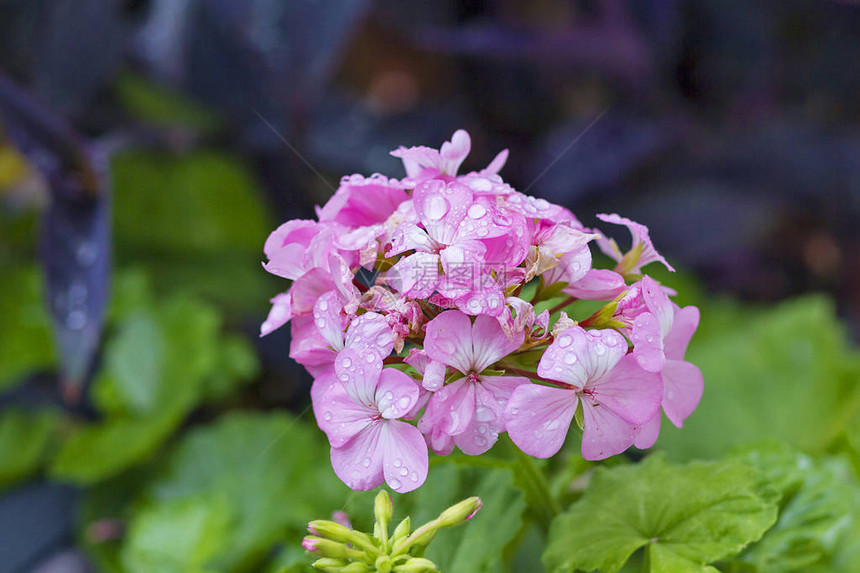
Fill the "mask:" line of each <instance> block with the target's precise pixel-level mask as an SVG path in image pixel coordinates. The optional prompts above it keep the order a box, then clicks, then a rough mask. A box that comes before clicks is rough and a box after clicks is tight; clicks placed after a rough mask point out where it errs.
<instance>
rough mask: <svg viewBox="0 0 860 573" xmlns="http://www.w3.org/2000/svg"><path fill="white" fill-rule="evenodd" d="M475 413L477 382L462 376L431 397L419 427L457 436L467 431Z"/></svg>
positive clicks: (431, 432) (423, 429)
mask: <svg viewBox="0 0 860 573" xmlns="http://www.w3.org/2000/svg"><path fill="white" fill-rule="evenodd" d="M474 415H475V384H473V383H471V382H469V380H468V378H460V379H459V380H456V381H454V382H452V383H450V384H448V385H447V386H444V387H442V388H441V389H439V391H438V392H435V393H434V394H433V395H432V396H431V397H430V401H429V402H427V408H426V409H425V410H424V416H422V417H421V419H420V420H419V421H418V429H419V430H421V431H422V432H423V433H425V434H433V433H434V432H441V433H444V434H447V435H449V436H456V435H457V434H461V433H463V432H465V431H466V428H468V427H469V424H471V423H472V417H473V416H474Z"/></svg>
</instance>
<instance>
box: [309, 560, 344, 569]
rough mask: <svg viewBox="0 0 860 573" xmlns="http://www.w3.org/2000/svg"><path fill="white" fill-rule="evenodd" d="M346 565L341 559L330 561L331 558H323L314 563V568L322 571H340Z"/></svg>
mask: <svg viewBox="0 0 860 573" xmlns="http://www.w3.org/2000/svg"><path fill="white" fill-rule="evenodd" d="M346 565H347V562H346V561H344V560H343V559H332V558H331V557H323V558H322V559H317V560H316V561H314V567H315V568H316V569H321V570H323V571H340V570H341V569H342V568H343V567H345V566H346Z"/></svg>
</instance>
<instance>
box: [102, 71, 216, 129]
mask: <svg viewBox="0 0 860 573" xmlns="http://www.w3.org/2000/svg"><path fill="white" fill-rule="evenodd" d="M115 88H116V92H117V95H118V97H119V100H120V102H121V103H122V104H123V105H124V106H125V108H126V109H127V110H128V111H130V112H131V113H132V114H133V115H135V116H136V117H137V118H139V119H141V120H142V121H145V122H147V123H151V124H153V125H156V126H163V127H187V128H192V129H198V130H201V131H213V130H215V129H217V128H218V126H219V124H220V122H219V119H218V116H217V115H216V114H215V113H214V112H212V111H210V110H209V109H206V108H204V107H203V106H202V105H200V104H199V103H197V102H194V101H191V100H189V99H187V98H185V97H184V96H183V95H182V94H180V93H178V92H173V91H170V90H168V89H166V88H164V87H163V86H160V85H156V84H154V83H150V82H148V81H146V80H145V79H143V78H142V77H140V76H137V75H134V74H130V73H122V74H120V75H119V77H118V78H117V81H116V84H115Z"/></svg>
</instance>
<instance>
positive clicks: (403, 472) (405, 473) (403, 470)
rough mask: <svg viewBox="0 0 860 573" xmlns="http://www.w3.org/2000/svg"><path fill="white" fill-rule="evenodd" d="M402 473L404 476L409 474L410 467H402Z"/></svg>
mask: <svg viewBox="0 0 860 573" xmlns="http://www.w3.org/2000/svg"><path fill="white" fill-rule="evenodd" d="M400 475H402V476H403V477H406V476H408V475H409V468H407V467H406V466H404V467H402V468H400Z"/></svg>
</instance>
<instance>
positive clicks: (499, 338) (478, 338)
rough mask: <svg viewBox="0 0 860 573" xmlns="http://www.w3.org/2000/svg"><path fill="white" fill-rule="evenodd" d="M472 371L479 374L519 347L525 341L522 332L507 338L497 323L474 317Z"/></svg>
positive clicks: (491, 318) (485, 317)
mask: <svg viewBox="0 0 860 573" xmlns="http://www.w3.org/2000/svg"><path fill="white" fill-rule="evenodd" d="M470 330H471V335H472V336H471V338H472V340H471V347H472V352H471V354H472V359H471V362H472V369H473V370H474V371H475V372H480V371H482V370H483V369H485V368H487V367H488V366H490V365H491V364H493V363H494V362H498V361H499V360H501V359H502V358H504V357H505V356H507V355H508V354H510V353H511V352H513V351H514V350H516V349H517V348H519V347H520V345H521V344H522V343H523V340H525V333H524V332H523V331H520V332H514V333H512V336H511V337H510V338H509V337H508V335H506V334H505V332H504V330H502V326H501V325H500V324H499V321H498V320H497V319H495V318H493V317H490V316H486V315H478V316H476V317H475V324H474V325H471V328H470Z"/></svg>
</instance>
